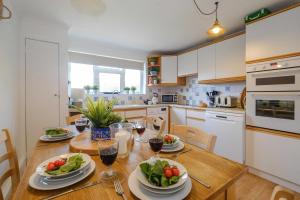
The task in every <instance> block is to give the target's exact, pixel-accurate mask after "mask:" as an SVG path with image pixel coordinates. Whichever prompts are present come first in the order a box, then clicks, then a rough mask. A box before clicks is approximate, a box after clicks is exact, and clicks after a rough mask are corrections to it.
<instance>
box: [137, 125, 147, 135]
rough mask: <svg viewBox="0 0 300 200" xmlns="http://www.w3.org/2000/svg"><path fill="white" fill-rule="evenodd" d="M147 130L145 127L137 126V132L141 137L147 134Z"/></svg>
mask: <svg viewBox="0 0 300 200" xmlns="http://www.w3.org/2000/svg"><path fill="white" fill-rule="evenodd" d="M145 130H146V128H145V127H144V126H137V127H136V131H137V133H138V134H139V135H143V133H144V132H145Z"/></svg>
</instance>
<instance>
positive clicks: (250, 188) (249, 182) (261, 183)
mask: <svg viewBox="0 0 300 200" xmlns="http://www.w3.org/2000/svg"><path fill="white" fill-rule="evenodd" d="M275 186H276V184H274V183H272V182H270V181H268V180H265V179H262V178H260V177H258V176H255V175H252V174H246V175H244V176H243V177H241V178H240V179H239V180H238V181H237V182H236V184H235V192H236V197H237V200H240V199H242V200H269V199H270V197H271V194H272V191H273V188H274V187H275ZM295 200H300V194H296V195H295Z"/></svg>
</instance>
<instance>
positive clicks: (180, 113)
mask: <svg viewBox="0 0 300 200" xmlns="http://www.w3.org/2000/svg"><path fill="white" fill-rule="evenodd" d="M170 112H171V113H170V118H171V124H177V125H186V109H185V108H177V107H171V109H170Z"/></svg>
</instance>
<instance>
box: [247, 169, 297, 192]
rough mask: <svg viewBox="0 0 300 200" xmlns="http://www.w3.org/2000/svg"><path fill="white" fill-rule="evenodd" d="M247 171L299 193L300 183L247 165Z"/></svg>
mask: <svg viewBox="0 0 300 200" xmlns="http://www.w3.org/2000/svg"><path fill="white" fill-rule="evenodd" d="M249 173H251V174H254V175H256V176H259V177H262V178H264V179H267V180H269V181H271V182H273V183H276V184H278V185H281V186H283V187H286V188H288V189H290V190H293V191H295V192H298V193H300V185H297V184H295V183H292V182H289V181H287V180H284V179H281V178H279V177H277V176H273V175H271V174H268V173H266V172H263V171H260V170H258V169H255V168H252V167H249Z"/></svg>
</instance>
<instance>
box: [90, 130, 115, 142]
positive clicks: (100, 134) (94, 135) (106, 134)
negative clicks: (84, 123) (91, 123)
mask: <svg viewBox="0 0 300 200" xmlns="http://www.w3.org/2000/svg"><path fill="white" fill-rule="evenodd" d="M110 137H111V134H110V129H109V127H105V128H93V127H92V129H91V139H92V140H97V139H108V138H110Z"/></svg>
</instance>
